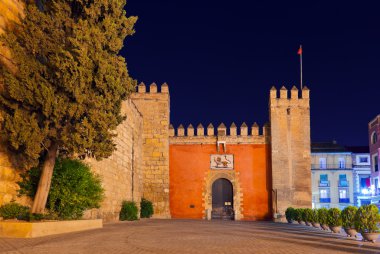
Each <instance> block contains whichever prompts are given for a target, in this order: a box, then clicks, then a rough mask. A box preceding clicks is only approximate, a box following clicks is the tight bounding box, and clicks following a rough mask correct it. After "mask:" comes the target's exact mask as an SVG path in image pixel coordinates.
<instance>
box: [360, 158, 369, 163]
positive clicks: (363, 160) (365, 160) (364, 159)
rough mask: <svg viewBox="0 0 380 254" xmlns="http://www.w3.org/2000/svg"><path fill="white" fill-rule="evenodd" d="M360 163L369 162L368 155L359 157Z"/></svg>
mask: <svg viewBox="0 0 380 254" xmlns="http://www.w3.org/2000/svg"><path fill="white" fill-rule="evenodd" d="M359 162H360V163H368V157H359Z"/></svg>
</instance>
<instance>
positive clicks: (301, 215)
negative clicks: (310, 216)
mask: <svg viewBox="0 0 380 254" xmlns="http://www.w3.org/2000/svg"><path fill="white" fill-rule="evenodd" d="M299 218H300V220H301V221H302V222H301V223H300V224H306V213H305V208H299Z"/></svg>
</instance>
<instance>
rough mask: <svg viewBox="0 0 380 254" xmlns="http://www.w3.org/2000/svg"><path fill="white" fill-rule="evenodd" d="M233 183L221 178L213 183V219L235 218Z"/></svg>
mask: <svg viewBox="0 0 380 254" xmlns="http://www.w3.org/2000/svg"><path fill="white" fill-rule="evenodd" d="M233 207H234V204H233V189H232V183H231V182H230V181H228V180H227V179H224V178H220V179H218V180H216V181H215V182H214V183H213V184H212V211H211V218H212V219H222V220H233V219H234V209H233Z"/></svg>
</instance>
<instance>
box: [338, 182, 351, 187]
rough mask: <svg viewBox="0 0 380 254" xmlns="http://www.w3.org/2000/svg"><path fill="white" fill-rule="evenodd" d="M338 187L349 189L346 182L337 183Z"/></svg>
mask: <svg viewBox="0 0 380 254" xmlns="http://www.w3.org/2000/svg"><path fill="white" fill-rule="evenodd" d="M338 187H349V182H348V181H338Z"/></svg>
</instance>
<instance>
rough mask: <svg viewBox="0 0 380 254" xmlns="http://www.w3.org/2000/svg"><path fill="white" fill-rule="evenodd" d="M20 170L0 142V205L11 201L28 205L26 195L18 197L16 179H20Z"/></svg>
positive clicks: (28, 200)
mask: <svg viewBox="0 0 380 254" xmlns="http://www.w3.org/2000/svg"><path fill="white" fill-rule="evenodd" d="M20 173H21V171H20V170H18V169H17V166H15V163H14V161H13V158H12V156H11V154H10V153H9V152H8V151H7V150H6V149H5V145H4V144H0V206H1V205H3V204H6V203H9V202H11V201H16V202H17V203H19V204H23V205H30V204H31V200H30V199H29V198H27V197H18V196H17V195H18V189H19V186H18V184H17V182H18V181H20V180H21V177H20Z"/></svg>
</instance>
